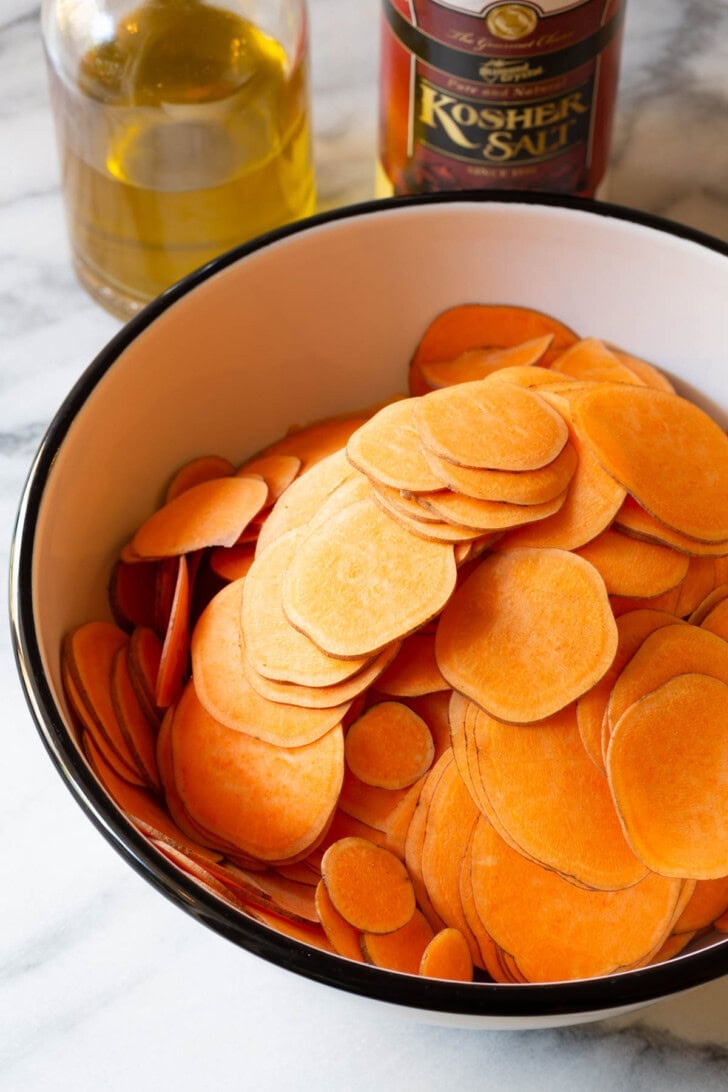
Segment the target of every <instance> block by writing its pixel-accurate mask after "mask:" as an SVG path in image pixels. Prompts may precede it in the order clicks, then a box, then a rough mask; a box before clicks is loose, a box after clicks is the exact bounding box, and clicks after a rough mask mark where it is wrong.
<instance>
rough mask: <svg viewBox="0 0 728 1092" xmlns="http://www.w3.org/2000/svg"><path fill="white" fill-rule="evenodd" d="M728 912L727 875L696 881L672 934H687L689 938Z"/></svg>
mask: <svg viewBox="0 0 728 1092" xmlns="http://www.w3.org/2000/svg"><path fill="white" fill-rule="evenodd" d="M727 910H728V875H726V876H719V877H717V878H716V879H714V880H698V882H697V883H696V884H695V888H694V889H693V893H692V895H691V896H690V899H689V900H688V903H687V905H686V907H685V909H684V910H683V911H682V913H681V914H680V916H679V917H678V919H677V921H676V922H675V924H674V925H673V927H672V929H673V932H674V933H689V934H690V935H691V936H692V935H693V934H694V933H696V932H698V931H699V930H700V929H707V928H708V926H709V925H712V924H713V922H714V921H715V920H716V919H717V918H719V917H720V916H721V915H722V914H725V913H726V911H727Z"/></svg>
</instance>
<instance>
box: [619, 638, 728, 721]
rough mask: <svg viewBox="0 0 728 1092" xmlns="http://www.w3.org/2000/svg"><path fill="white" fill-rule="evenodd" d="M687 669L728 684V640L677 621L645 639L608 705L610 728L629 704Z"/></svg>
mask: <svg viewBox="0 0 728 1092" xmlns="http://www.w3.org/2000/svg"><path fill="white" fill-rule="evenodd" d="M685 672H700V673H701V674H704V675H711V676H713V677H714V678H716V679H720V680H721V681H723V682H725V683H728V643H727V642H726V641H724V640H723V639H722V638H721V637H719V636H717V635H716V634H714V633H710V632H708V630H705V629H702V628H700V627H698V626H691V625H687V624H685V623H684V622H681V621H678V620H676V621H675V624H674V625H670V626H660V628H659V629H657V630H656V631H655V632H654V633H651V634H649V635H648V636H647V637H646V638H645V639H644V641H643V642H642V644H641V645H640V647H639V649H638V650H637V651H636V652H635V653H634V655H633V656H632V658H631V660H630V661H629V663H628V664H627V665H626V667H625V668H624V670H623V671H622V673H621V674H620V676H619V678H618V679H617V681H616V682H615V684H614V687H613V689H612V693H611V695H610V697H609V704H608V706H607V717H608V719H609V725H610V729H611V731H613V730H614V727H615V725H616V724H617V721H618V720H619V719H620V717H621V716H622V714H623V713H625V712H626V710H627V709H628V708H629V707H630V705H632V704H633V703H634V702H636V701H639V699H640V698H642V697H644V695H645V694H648V693H649V692H650V691H652V690H656V689H657V687H658V686H661V685H662V683H664V682H667V681H668V680H669V679H671V678H672V677H673V676H674V675H680V674H684V673H685Z"/></svg>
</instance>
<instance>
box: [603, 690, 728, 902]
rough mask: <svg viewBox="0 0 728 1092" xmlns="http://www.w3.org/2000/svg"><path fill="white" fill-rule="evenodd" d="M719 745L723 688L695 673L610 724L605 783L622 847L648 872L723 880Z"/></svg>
mask: <svg viewBox="0 0 728 1092" xmlns="http://www.w3.org/2000/svg"><path fill="white" fill-rule="evenodd" d="M696 725H699V728H700V730H699V731H695V726H696ZM726 739H728V683H726V682H724V681H723V680H721V679H715V678H712V677H711V676H709V675H703V674H699V673H697V672H693V673H686V674H680V675H675V676H674V677H673V678H671V679H669V680H668V681H667V682H665V683H663V684H662V685H661V686H659V687H657V689H655V690H653V691H651V692H650V693H647V694H645V696H644V697H642V698H640V699H639V700H638V701H636V702H634V704H632V705H631V706H630V707H629V708H628V709H627V710H626V711H625V713H624V714H623V715H622V716H621V717H620V718H619V720H618V721H617V723H616V724H615V726H614V730H613V732H612V738H611V740H610V743H609V750H608V752H607V773H608V777H609V783H610V785H611V789H612V793H613V796H614V801H615V805H616V808H617V811H618V812H619V815H620V818H621V820H622V823H623V825H624V830H625V833H626V835H627V839H628V840H629V842H630V844H631V845H632V847H633V848H634V851H635V853H636V854H637V855H638V856H639V857H640V859H641V860H643V861H644V862H645V864H646V865H647V867H648V868H651V869H652V871H653V872H657V873H660V874H661V875H663V876H679V877H687V878H692V879H697V880H711V879H717V878H719V877H722V876H725V875H726V873H727V872H728V819H727V818H726V817H727V816H728V746H726Z"/></svg>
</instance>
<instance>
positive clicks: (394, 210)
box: [21, 200, 728, 944]
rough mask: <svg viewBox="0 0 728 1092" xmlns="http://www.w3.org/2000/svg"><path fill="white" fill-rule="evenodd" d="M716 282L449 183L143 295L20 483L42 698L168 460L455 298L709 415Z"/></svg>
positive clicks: (598, 219)
mask: <svg viewBox="0 0 728 1092" xmlns="http://www.w3.org/2000/svg"><path fill="white" fill-rule="evenodd" d="M727 299H728V261H726V256H725V254H724V253H720V252H719V251H718V250H715V249H711V248H710V247H706V246H704V245H701V244H700V243H699V242H697V241H695V240H693V239H691V238H687V237H681V236H680V235H676V234H671V233H668V232H664V231H660V230H657V229H656V228H655V227H654V226H651V225H649V224H644V223H639V222H633V221H631V220H630V219H628V218H626V217H623V216H621V215H619V214H618V213H617V212H616V211H613V210H612V211H610V210H609V209H607V208H606V207H603V208H602V209H600V210H599V211H598V212H595V211H593V210H590V209H588V208H584V209H582V208H572V207H560V206H559V205H556V204H554V205H548V204H547V205H542V204H538V203H531V202H529V201H523V202H520V201H509V202H505V203H499V202H497V201H490V202H485V203H481V202H478V201H474V200H452V201H438V202H427V201H424V202H419V203H417V202H416V203H411V204H410V203H406V202H405V203H403V204H402V205H397V204H396V203H394V204H392V205H389V204H386V205H372V206H368V207H366V208H363V209H360V210H358V211H356V212H355V213H353V214H351V215H344V216H340V217H335V218H333V219H328V220H327V219H324V220H322V221H321V222H318V223H312V224H310V225H309V226H307V227H306V228H305V229H304V230H293V231H291V232H289V233H284V234H283V235H282V236H280V237H275V238H273V239H272V240H270V241H267V242H266V243H265V244H264V245H261V246H259V247H258V248H257V249H256V248H255V247H254V248H253V249H252V250H250V251H249V252H247V253H245V254H244V256H243V257H241V258H240V259H239V260H236V261H233V262H232V264H228V265H226V266H224V267H222V268H219V270H218V271H217V272H214V273H213V275H210V276H208V277H207V278H206V279H203V280H202V281H201V282H200V283H197V284H196V285H195V287H193V288H192V289H191V290H190V291H187V292H186V293H184V294H181V295H179V297H178V298H176V300H174V301H173V302H171V303H170V304H169V305H167V306H159V307H155V308H152V309H150V311H148V312H145V313H144V314H143V315H142V316H141V317H140V319H139V320H136V321H135V322H134V323H132V324H130V326H129V327H127V328H125V330H124V331H123V332H122V334H121V335H120V337H119V338H118V339H117V341H116V342H115V343H113V344H112V346H110V347H109V348H108V349H107V350H106V351H105V352H104V353H102V354H101V356H100V357H99V358H98V359H97V361H96V362H95V363H94V364H93V365H92V366H91V368H90V369H89V371H88V372H87V373H86V375H84V376H83V377H82V379H81V381H80V383H79V385H78V387H77V389H76V390H75V391H74V392H73V394H72V395H71V396H70V397H69V400H68V401H67V402H66V404H65V405H64V407H62V409H61V411H60V412H59V415H58V417H57V418H56V421H55V422H54V424H53V426H52V428H51V431H50V433H49V435H48V437H47V438H46V442H45V445H44V448H43V449H42V450H41V453H40V455H39V461H38V463H37V465H36V468H35V470H34V472H33V474H32V475H31V484H32V487H33V488H34V489H35V490H36V496H37V498H38V503H37V506H36V503H35V502H34V501H32V502H29V501H28V499H27V496H26V507H25V513H24V519H25V526H24V528H22V529H23V531H24V533H25V542H26V545H25V547H24V548H25V549H26V551H27V552H30V553H31V557H30V561H29V571H30V573H31V576H32V588H31V590H32V614H31V615H30V621H28V618H26V625H30V626H32V628H33V630H34V637H35V640H37V645H38V651H39V655H40V659H41V662H42V667H43V672H44V673H45V676H46V679H47V681H48V685H49V687H50V693H51V695H52V700H53V702H54V703H55V705H56V706H57V709H58V710H61V712H62V715H63V716H64V717H65V716H67V714H66V708H65V702H64V699H63V695H62V688H61V684H60V673H59V648H60V643H61V639H62V637H63V634H64V633H65V632H66V631H67V630H69V629H70V628H71V627H73V626H74V625H77V624H79V623H81V622H83V621H86V620H89V619H92V618H101V617H108V616H109V611H108V605H107V598H106V589H107V580H108V574H109V570H110V566H111V563H112V561H113V559H114V558H115V556H116V554H117V552H118V550H119V548H120V546H121V545H122V544H123V543H124V542H125V541H126V540H127V538H128V537H129V535H130V533H131V532H132V531H133V529H134V528H135V526H137V525H138V524H139V523H140V522H141V520H142V519H143V518H144V516H145V515H146V514H148V512H149V511H150V510H151V509H152V508H153V507H154V506H156V504H158V502H159V498H160V494H161V490H162V489H163V486H164V484H165V482H166V480H167V479H168V477H169V476H170V474H171V473H172V471H173V470H174V469H175V468H176V467H177V466H178V465H180V464H181V463H183V462H184V461H185V460H187V459H189V458H191V457H193V456H195V455H200V454H206V453H213V452H214V453H218V454H221V455H225V456H227V457H229V458H230V459H231V460H233V461H234V462H236V461H240V460H241V459H242V457H243V456H245V455H247V454H249V453H252V452H254V451H255V450H256V449H258V448H259V447H261V446H262V445H263V444H264V443H266V442H268V441H270V440H272V439H274V438H276V437H277V436H279V435H280V434H282V433H283V432H285V431H286V430H287V429H288V428H289V427H290V426H291V425H292V424H296V423H299V424H302V423H305V422H306V421H310V420H312V419H316V418H320V417H324V416H328V415H330V414H333V413H337V412H341V411H344V410H349V409H356V408H359V407H362V406H366V405H368V404H371V403H374V402H376V401H378V400H380V399H382V398H383V397H385V396H388V395H390V394H392V393H395V392H403V391H404V390H405V386H406V372H407V363H408V359H409V357H410V354H411V353H412V350H413V348H414V346H415V344H416V342H417V340H418V338H419V336H420V334H421V332H422V330H423V329H424V327H425V325H426V324H427V322H428V321H429V320H430V319H431V318H433V317H434V316H435V315H436V314H437V313H438V312H440V311H442V310H443V309H444V308H446V307H449V306H451V305H454V304H458V303H462V302H485V301H487V302H496V303H510V304H522V305H527V306H530V307H535V308H538V309H540V310H543V311H546V312H549V313H551V314H553V315H555V316H556V317H558V318H559V319H561V320H562V321H563V322H565V323H567V324H568V325H570V326H571V327H573V328H574V329H575V330H576V331H577V332H578V333H579V334H582V335H594V336H598V337H601V338H604V339H605V340H607V341H610V342H613V343H615V344H617V345H619V346H621V347H623V348H625V349H628V350H630V351H632V352H634V353H635V354H637V355H640V356H642V357H644V358H646V359H648V360H650V361H652V362H654V363H656V364H659V365H660V366H662V367H663V368H664V369H666V370H667V371H668V372H669V373H670V374H671V375H672V376H673V377H675V378H676V379H677V380H678V381H679V382H680V383H681V384H682V385H684V386H685V387H686V388H689V389H690V390H691V391H692V392H695V391H698V392H699V399H700V401H701V402H702V403H703V404H704V405H706V406H708V408H710V410H711V411H712V412H713V413H714V414H715V415H716V416H718V417H719V419H720V420H721V423H722V424H723V425H725V424H726V423H727V422H728V417H727V416H726V410H728V369H727V368H726V363H728V320H727V319H726V308H725V302H726V300H727ZM36 507H37V511H36ZM21 515H22V513H21ZM41 715H42V716H47V710H43V711H41ZM714 939H715V938H709V939H707V940H706V941H705V943H706V944H709V943H713V941H714Z"/></svg>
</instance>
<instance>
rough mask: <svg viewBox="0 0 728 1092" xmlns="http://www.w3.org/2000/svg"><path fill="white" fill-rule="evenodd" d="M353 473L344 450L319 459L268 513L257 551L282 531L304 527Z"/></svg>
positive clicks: (354, 470) (354, 468)
mask: <svg viewBox="0 0 728 1092" xmlns="http://www.w3.org/2000/svg"><path fill="white" fill-rule="evenodd" d="M356 473H358V472H357V469H356V467H355V466H353V465H352V464H351V463H350V462H349V459H348V458H347V455H346V449H345V448H341V449H337V450H336V451H334V452H332V453H331V454H330V455H327V456H326V457H325V458H323V459H321V460H320V461H319V462H317V463H316V465H315V466H313V467H312V468H311V469H310V470H307V471H306V473H305V474H299V476H298V477H297V478H296V480H295V481H294V482H292V483H291V485H289V487H288V489H286V490H285V493H284V495H282V496H281V497H279V498H278V500H277V502H276V503H275V505H274V506H273V509H272V510H271V511H270V513H269V514H268V516H267V518H266V520H265V523H264V524H263V527H262V528H261V530H260V533H259V535H258V544H257V550H258V552H260V551H262V550H264V549H265V548H266V547H267V546H268V545H270V543H271V542H272V541H273V539H274V538H277V537H278V536H279V535H282V534H285V533H286V531H292V530H293V529H294V528H296V527H304V526H306V525H307V524H308V523H309V522H310V520H311V519H312V518H313V517H314V516H315V515H316V514H317V513H318V512H319V511H320V509H321V507H322V505H323V504H324V502H325V501H326V500H327V498H328V497H329V496H330V495H331V494H332V493H333V491H334V490H335V489H336V488H337V487H338V486H339V485H341V484H342V482H344V481H346V479H347V478H350V477H353V476H354V475H355V474H356Z"/></svg>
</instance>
